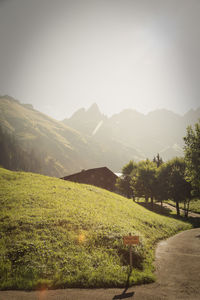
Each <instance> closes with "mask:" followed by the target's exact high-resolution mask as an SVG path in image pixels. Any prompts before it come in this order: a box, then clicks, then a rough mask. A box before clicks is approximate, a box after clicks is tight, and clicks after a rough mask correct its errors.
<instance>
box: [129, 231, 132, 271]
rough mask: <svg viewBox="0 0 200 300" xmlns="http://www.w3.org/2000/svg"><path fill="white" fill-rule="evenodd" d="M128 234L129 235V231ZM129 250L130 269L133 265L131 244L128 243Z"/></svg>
mask: <svg viewBox="0 0 200 300" xmlns="http://www.w3.org/2000/svg"><path fill="white" fill-rule="evenodd" d="M129 236H131V233H129ZM129 251H130V269H131V270H132V267H133V256H132V245H130V247H129Z"/></svg>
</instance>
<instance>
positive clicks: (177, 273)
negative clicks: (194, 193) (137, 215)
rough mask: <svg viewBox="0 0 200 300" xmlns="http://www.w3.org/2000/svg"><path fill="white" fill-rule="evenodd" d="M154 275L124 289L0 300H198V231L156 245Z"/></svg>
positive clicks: (0, 299)
mask: <svg viewBox="0 0 200 300" xmlns="http://www.w3.org/2000/svg"><path fill="white" fill-rule="evenodd" d="M156 275H157V281H156V282H155V283H153V284H147V285H142V286H137V287H131V288H129V289H128V290H123V289H65V290H52V291H42V292H23V291H2V292H0V300H26V299H30V300H54V299H55V300H114V299H133V300H161V299H162V300H163V299H169V300H179V299H180V300H186V299H187V300H200V228H196V229H192V230H188V231H184V232H182V233H179V234H177V235H175V236H173V237H171V238H169V239H168V240H166V241H163V242H161V243H159V245H158V247H157V250H156Z"/></svg>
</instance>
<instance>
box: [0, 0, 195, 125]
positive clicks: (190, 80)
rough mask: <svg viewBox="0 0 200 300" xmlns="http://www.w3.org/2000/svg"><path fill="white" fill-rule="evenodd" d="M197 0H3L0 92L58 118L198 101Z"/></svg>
mask: <svg viewBox="0 0 200 300" xmlns="http://www.w3.org/2000/svg"><path fill="white" fill-rule="evenodd" d="M199 56H200V1H199V0H167V1H166V0H0V95H5V94H7V95H10V96H12V97H14V98H16V99H18V100H20V102H22V103H30V104H32V105H33V106H34V108H36V109H38V110H40V111H42V112H44V113H46V114H47V115H49V116H52V117H54V118H56V119H58V120H62V119H64V118H66V117H70V116H71V115H72V114H73V113H74V112H75V111H76V110H77V109H79V108H81V107H84V108H86V109H87V108H88V107H89V106H90V105H91V104H92V103H94V102H95V103H97V104H98V106H99V108H100V110H101V111H102V113H104V114H105V115H108V116H109V115H112V114H114V113H118V112H120V111H122V110H123V109H126V108H131V109H135V110H137V111H139V112H142V113H145V114H146V113H148V112H149V111H152V110H155V109H162V108H166V109H169V110H172V111H174V112H176V113H179V114H184V113H186V112H187V111H188V110H189V109H191V108H193V109H195V108H197V107H199V106H200V82H199V81H200V59H199Z"/></svg>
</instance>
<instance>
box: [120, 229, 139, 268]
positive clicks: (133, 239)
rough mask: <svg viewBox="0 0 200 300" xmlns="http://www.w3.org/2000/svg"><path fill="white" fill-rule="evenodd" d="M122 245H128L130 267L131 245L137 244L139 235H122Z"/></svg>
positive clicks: (131, 261)
mask: <svg viewBox="0 0 200 300" xmlns="http://www.w3.org/2000/svg"><path fill="white" fill-rule="evenodd" d="M123 242H124V245H129V252H130V268H131V269H132V266H133V260H132V245H137V244H139V236H137V235H131V233H129V235H127V236H124V237H123Z"/></svg>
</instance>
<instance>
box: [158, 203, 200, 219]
mask: <svg viewBox="0 0 200 300" xmlns="http://www.w3.org/2000/svg"><path fill="white" fill-rule="evenodd" d="M156 204H159V205H160V203H159V202H157V203H156ZM163 207H165V208H168V209H169V210H173V211H176V207H175V206H173V205H171V204H169V203H165V202H164V203H163ZM180 213H181V215H182V216H184V214H185V211H184V210H183V209H181V208H180ZM188 217H193V218H200V214H198V213H195V212H192V211H189V212H188Z"/></svg>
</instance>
